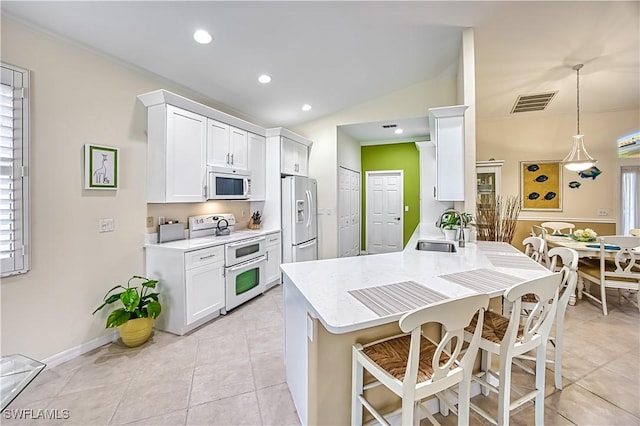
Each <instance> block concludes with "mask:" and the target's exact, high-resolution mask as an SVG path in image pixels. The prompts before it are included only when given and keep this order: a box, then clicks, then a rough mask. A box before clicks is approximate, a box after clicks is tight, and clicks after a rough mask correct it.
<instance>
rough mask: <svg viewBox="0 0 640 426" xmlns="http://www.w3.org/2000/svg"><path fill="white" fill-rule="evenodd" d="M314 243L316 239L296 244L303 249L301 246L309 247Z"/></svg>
mask: <svg viewBox="0 0 640 426" xmlns="http://www.w3.org/2000/svg"><path fill="white" fill-rule="evenodd" d="M315 245H316V240H315V239H313V240H311V241H309V242H308V243H304V244H300V245H299V246H298V248H301V249H303V248H307V247H311V246H315Z"/></svg>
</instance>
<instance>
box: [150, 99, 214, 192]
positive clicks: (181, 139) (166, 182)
mask: <svg viewBox="0 0 640 426" xmlns="http://www.w3.org/2000/svg"><path fill="white" fill-rule="evenodd" d="M148 119H149V123H148V130H147V139H148V141H147V202H149V203H185V202H198V201H204V200H205V190H204V186H205V160H206V147H207V118H206V117H203V116H201V115H199V114H195V113H193V112H190V111H185V110H183V109H181V108H177V107H174V106H172V105H165V104H161V105H155V106H152V107H150V108H149V110H148Z"/></svg>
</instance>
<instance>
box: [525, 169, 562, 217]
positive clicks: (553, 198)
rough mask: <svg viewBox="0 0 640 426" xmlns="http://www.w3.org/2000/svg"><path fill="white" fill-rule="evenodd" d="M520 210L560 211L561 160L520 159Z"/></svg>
mask: <svg viewBox="0 0 640 426" xmlns="http://www.w3.org/2000/svg"><path fill="white" fill-rule="evenodd" d="M520 199H521V200H522V201H521V202H522V210H543V211H562V162H560V161H521V162H520Z"/></svg>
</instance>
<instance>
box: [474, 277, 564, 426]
mask: <svg viewBox="0 0 640 426" xmlns="http://www.w3.org/2000/svg"><path fill="white" fill-rule="evenodd" d="M561 278H562V276H561V274H560V273H559V272H558V273H554V274H552V275H547V276H545V277H541V278H536V279H532V280H529V281H525V282H522V283H520V284H516V285H514V286H512V287H510V288H508V289H507V290H506V291H505V292H504V295H503V297H504V299H505V301H506V302H508V303H510V304H511V306H512V309H511V313H510V315H509V316H508V317H505V316H502V315H500V314H497V313H495V312H491V311H487V312H485V318H484V323H483V328H482V338H481V339H480V352H481V354H482V362H481V371H480V372H479V373H478V374H477V375H474V377H473V380H475V381H477V382H479V383H480V386H481V389H482V393H483V394H485V395H488V393H489V392H490V391H491V392H495V393H497V394H498V416H497V417H498V418H497V419H494V418H493V417H491V415H490V414H489V413H488V412H487V411H485V410H483V409H481V408H480V407H478V406H477V405H475V404H474V403H473V402H471V403H470V404H469V407H470V408H471V409H472V410H473V411H475V412H477V413H478V414H480V415H481V416H482V417H484V418H485V419H487V420H488V421H490V422H491V423H493V424H496V425H508V424H509V414H510V412H511V411H512V410H514V409H516V408H518V407H520V406H521V405H522V404H524V403H525V402H528V401H530V400H535V424H537V425H542V424H544V381H545V358H546V350H547V341H548V339H549V332H550V330H551V326H552V325H553V321H554V319H555V316H556V310H557V306H558V291H559V286H560V282H561ZM529 293H531V294H534V295H535V297H536V299H537V300H538V302H537V303H536V305H535V308H534V309H532V310H531V311H530V312H529V313H528V315H527V316H526V318H524V321H523V323H522V325H521V323H520V319H521V317H520V313H521V310H522V301H521V298H522V296H524V295H525V294H529ZM474 327H475V324H474V322H473V321H472V322H471V325H470V326H469V327H468V328H467V330H466V332H465V340H467V341H471V339H472V338H473V334H472V332H475V330H474ZM531 350H535V353H536V356H535V362H536V368H535V390H533V391H531V392H529V393H527V394H526V395H523V396H522V397H520V398H518V399H517V400H515V401H513V402H512V401H511V396H510V395H511V364H512V363H513V358H515V357H517V356H519V355H522V354H524V353H526V352H529V351H531ZM491 354H496V355H499V357H500V371H499V372H498V373H497V374H496V372H493V371H491V370H490V366H491ZM492 378H494V379H497V380H498V381H499V384H498V386H497V387H496V386H494V385H493V384H492V383H491V381H492Z"/></svg>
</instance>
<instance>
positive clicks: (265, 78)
mask: <svg viewBox="0 0 640 426" xmlns="http://www.w3.org/2000/svg"><path fill="white" fill-rule="evenodd" d="M258 81H259V82H260V83H262V84H267V83H270V82H271V77H270V76H268V75H267V74H262V75H261V76H260V77H258Z"/></svg>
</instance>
